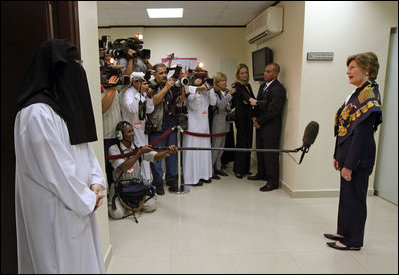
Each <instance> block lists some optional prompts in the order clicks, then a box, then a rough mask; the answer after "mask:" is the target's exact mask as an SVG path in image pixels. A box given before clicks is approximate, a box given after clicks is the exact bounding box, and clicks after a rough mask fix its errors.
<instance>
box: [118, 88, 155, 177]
mask: <svg viewBox="0 0 399 275" xmlns="http://www.w3.org/2000/svg"><path fill="white" fill-rule="evenodd" d="M121 96H122V97H121V100H120V104H121V112H122V119H123V120H126V121H128V122H130V123H131V124H132V125H133V130H134V143H135V144H136V145H137V146H139V147H140V146H144V145H148V135H146V134H144V130H145V120H140V119H139V103H140V102H141V103H144V102H145V109H146V113H147V114H150V113H152V111H154V103H153V99H152V98H151V99H150V98H147V96H146V93H143V95H141V94H140V93H139V92H138V91H137V90H136V89H135V88H134V87H133V86H130V87H129V88H127V89H126V90H124V91H123V92H122V94H121ZM142 167H143V169H142V171H143V177H144V178H145V179H147V180H151V167H150V163H149V162H148V161H146V160H144V161H143V163H142Z"/></svg>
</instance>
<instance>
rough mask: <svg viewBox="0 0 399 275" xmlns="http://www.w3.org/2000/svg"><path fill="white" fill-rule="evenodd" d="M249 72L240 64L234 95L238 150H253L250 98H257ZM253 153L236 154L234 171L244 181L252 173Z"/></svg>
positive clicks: (245, 66) (246, 67)
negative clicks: (249, 81)
mask: <svg viewBox="0 0 399 275" xmlns="http://www.w3.org/2000/svg"><path fill="white" fill-rule="evenodd" d="M248 80H249V70H248V66H247V65H245V64H238V66H237V70H236V83H235V88H236V92H235V94H234V95H233V107H235V120H234V122H235V125H236V129H237V134H236V148H252V120H251V117H252V107H251V104H250V103H249V99H250V98H255V96H254V93H253V92H252V88H251V85H250V84H249V83H248ZM250 166H251V152H250V151H249V152H234V167H233V171H234V173H235V174H236V177H237V178H239V179H242V178H243V176H244V175H246V174H249V173H250V171H249V170H250Z"/></svg>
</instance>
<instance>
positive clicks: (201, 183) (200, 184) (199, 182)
mask: <svg viewBox="0 0 399 275" xmlns="http://www.w3.org/2000/svg"><path fill="white" fill-rule="evenodd" d="M202 185H204V183H203V182H202V181H201V180H200V181H198V183H197V184H193V185H192V186H202Z"/></svg>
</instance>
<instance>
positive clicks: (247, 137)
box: [233, 120, 253, 175]
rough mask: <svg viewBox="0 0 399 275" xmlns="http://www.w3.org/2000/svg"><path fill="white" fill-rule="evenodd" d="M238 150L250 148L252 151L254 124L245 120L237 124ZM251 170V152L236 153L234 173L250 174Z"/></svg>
mask: <svg viewBox="0 0 399 275" xmlns="http://www.w3.org/2000/svg"><path fill="white" fill-rule="evenodd" d="M236 128H237V135H236V148H250V149H252V136H253V134H252V122H251V121H250V120H244V121H239V122H236ZM250 168H251V151H248V152H234V167H233V171H234V172H235V173H237V174H241V175H245V174H248V172H249V171H250Z"/></svg>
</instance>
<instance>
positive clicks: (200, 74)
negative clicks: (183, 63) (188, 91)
mask: <svg viewBox="0 0 399 275" xmlns="http://www.w3.org/2000/svg"><path fill="white" fill-rule="evenodd" d="M188 74H189V80H190V85H193V86H195V84H194V81H195V80H196V79H198V78H200V79H201V84H200V85H202V84H204V83H205V86H206V88H207V89H208V90H209V89H210V88H212V86H213V79H212V78H209V75H208V71H207V70H204V69H202V68H196V69H195V70H192V69H188Z"/></svg>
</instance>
